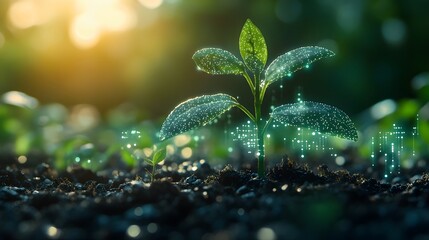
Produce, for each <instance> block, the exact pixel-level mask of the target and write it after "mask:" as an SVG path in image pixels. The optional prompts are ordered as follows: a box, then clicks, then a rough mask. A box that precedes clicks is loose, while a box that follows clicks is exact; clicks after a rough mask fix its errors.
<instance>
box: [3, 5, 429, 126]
mask: <svg viewBox="0 0 429 240" xmlns="http://www.w3.org/2000/svg"><path fill="white" fill-rule="evenodd" d="M427 9H429V2H428V1H425V0H414V1H388V0H366V1H362V0H346V1H342V0H341V1H340V0H319V1H298V0H263V1H262V0H61V1H58V0H2V1H0V91H1V92H2V93H4V92H7V91H10V90H18V91H22V92H25V93H27V94H29V95H31V96H33V97H35V98H37V99H38V100H39V101H40V102H41V103H42V104H47V103H53V102H56V103H61V104H64V105H66V106H73V105H76V104H81V103H86V104H92V105H94V106H95V107H96V108H98V109H100V110H101V111H102V112H105V111H106V110H108V109H111V108H114V107H116V106H118V105H120V104H122V103H124V102H129V103H133V104H135V105H137V106H138V108H139V109H140V110H141V111H142V112H143V113H144V114H145V116H147V117H148V118H157V117H161V116H165V115H166V114H167V113H168V112H169V111H170V110H171V109H172V108H173V107H174V106H175V105H176V104H177V103H179V102H181V101H182V100H185V99H187V98H190V97H193V96H197V95H201V94H204V93H206V94H209V93H216V92H226V93H230V94H231V95H233V96H240V99H242V100H244V101H245V100H246V99H248V100H249V101H250V99H251V96H250V95H249V93H248V89H247V88H246V87H243V86H244V85H245V83H244V80H243V79H240V78H239V77H235V76H208V75H206V74H203V73H201V72H197V71H195V70H196V67H195V65H194V63H193V61H192V59H191V56H192V54H193V53H194V52H195V51H196V50H198V49H200V48H203V47H209V46H212V47H221V48H224V49H227V50H229V51H231V52H233V53H234V54H236V55H237V56H238V55H239V52H238V43H237V42H238V37H239V33H240V29H241V27H242V25H243V23H244V21H245V20H246V18H250V19H252V21H253V22H254V23H255V24H256V25H257V26H258V27H259V28H260V29H261V31H262V32H263V34H264V35H265V37H266V41H267V45H268V50H269V61H272V60H273V59H274V58H275V57H276V56H278V55H280V54H282V53H284V52H286V51H289V50H291V49H293V48H296V47H300V46H304V45H320V46H324V47H327V48H329V49H331V50H333V51H335V52H336V53H337V55H336V57H334V58H332V59H328V60H325V61H322V62H321V63H317V64H315V65H314V66H313V67H312V69H311V70H310V71H301V72H299V73H297V74H296V75H295V76H294V78H293V80H292V81H289V82H288V83H287V84H285V87H284V88H283V90H282V91H281V92H280V90H279V89H276V90H274V89H275V87H272V88H273V91H275V92H273V94H274V95H276V96H277V99H279V96H281V98H282V99H280V100H277V101H278V102H275V103H276V104H279V103H280V101H281V102H286V101H290V100H293V98H294V94H295V91H296V87H297V86H301V87H302V90H303V93H304V96H305V98H306V99H308V100H315V101H320V102H325V103H328V104H332V105H335V106H337V107H339V108H341V109H343V110H344V111H346V112H347V113H349V114H351V115H352V116H353V115H356V114H357V113H360V112H361V111H363V110H364V109H366V108H368V107H370V106H371V105H372V104H374V103H376V102H378V101H380V100H383V99H386V98H392V99H402V98H410V97H414V96H415V92H414V91H413V89H412V84H411V82H412V80H413V79H414V78H415V77H416V76H418V75H419V74H421V73H425V72H427V71H429V62H428V60H427V53H426V52H425V49H426V48H427V43H428V42H429V33H428V28H427V26H428V25H427V23H428V22H429V14H427ZM241 84H243V85H241ZM267 99H268V98H267Z"/></svg>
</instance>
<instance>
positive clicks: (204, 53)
mask: <svg viewBox="0 0 429 240" xmlns="http://www.w3.org/2000/svg"><path fill="white" fill-rule="evenodd" d="M239 50H240V55H241V58H242V60H240V59H239V58H237V57H236V56H234V54H232V53H231V52H228V51H226V50H223V49H219V48H204V49H201V50H198V51H197V52H196V53H195V54H194V55H193V57H192V59H193V60H194V62H195V64H196V65H197V67H198V69H199V70H201V71H203V72H206V73H209V74H215V75H219V74H233V75H242V76H243V77H244V79H245V80H246V82H247V84H248V86H249V88H250V90H251V92H252V94H253V96H254V104H253V105H254V109H253V111H251V110H249V109H247V108H246V107H245V106H243V105H242V104H240V103H239V102H238V101H237V100H236V99H235V98H233V97H232V96H229V95H227V94H224V93H219V94H214V95H204V96H200V97H196V98H193V99H189V100H187V101H185V102H183V103H181V104H180V105H178V106H177V107H176V108H175V109H174V110H173V111H172V112H171V113H170V114H169V115H168V117H167V119H166V120H165V121H164V123H163V125H162V127H161V131H160V138H161V140H164V139H167V138H170V137H173V136H175V135H178V134H181V133H183V132H186V131H189V130H191V129H194V128H198V127H201V126H203V125H205V124H207V123H208V122H210V121H212V120H213V119H215V118H216V117H218V116H219V115H221V114H223V113H224V112H226V111H228V110H229V109H231V108H232V107H237V108H239V109H240V110H242V111H243V112H244V113H245V114H246V115H247V116H248V117H249V118H250V120H252V121H253V122H254V124H255V126H256V128H257V133H258V134H257V140H258V174H259V176H260V177H263V176H264V174H265V169H264V168H265V165H264V161H265V153H264V151H265V150H264V133H265V131H266V129H267V127H268V126H269V125H270V124H271V122H272V121H273V120H277V121H280V122H282V123H284V124H288V125H291V126H299V127H306V128H312V129H314V130H317V131H319V132H323V133H328V134H332V135H335V136H338V137H341V138H346V139H350V140H355V141H356V140H357V132H356V128H355V127H354V125H353V122H352V121H351V119H350V118H349V117H348V116H347V114H345V113H344V112H343V111H341V110H339V109H337V108H336V107H333V106H329V105H326V104H322V103H315V102H300V103H295V104H286V105H283V106H279V107H277V108H275V109H274V110H273V111H272V113H271V114H270V116H269V118H268V120H267V121H263V116H262V115H261V106H262V102H263V99H264V96H265V92H266V90H267V88H268V86H269V85H271V84H272V83H273V82H276V81H278V80H281V79H284V78H285V77H287V76H291V75H292V73H294V72H296V71H298V70H300V69H302V68H308V67H309V65H310V64H312V63H313V62H315V61H317V60H320V59H323V58H327V57H332V56H334V53H333V52H332V51H330V50H328V49H325V48H322V47H318V46H306V47H301V48H297V49H294V50H292V51H289V52H287V53H285V54H283V55H281V56H279V57H277V58H276V59H275V60H274V61H272V62H271V64H269V65H268V67H267V68H265V66H266V64H267V59H268V49H267V45H266V43H265V39H264V36H263V35H262V32H261V31H260V30H259V28H258V27H256V26H255V25H254V24H253V23H252V21H250V20H249V19H248V20H247V21H246V22H245V24H244V26H243V28H242V30H241V34H240V37H239Z"/></svg>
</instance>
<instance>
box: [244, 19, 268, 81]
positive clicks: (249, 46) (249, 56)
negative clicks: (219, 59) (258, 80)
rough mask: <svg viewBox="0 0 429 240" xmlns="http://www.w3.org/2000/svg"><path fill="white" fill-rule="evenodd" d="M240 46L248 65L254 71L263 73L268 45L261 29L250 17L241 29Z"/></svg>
mask: <svg viewBox="0 0 429 240" xmlns="http://www.w3.org/2000/svg"><path fill="white" fill-rule="evenodd" d="M239 48H240V54H241V57H242V58H243V60H244V63H245V64H246V66H247V67H248V68H249V69H250V70H251V71H252V72H254V73H261V72H262V70H263V69H264V67H265V64H266V63H267V57H268V51H267V45H266V43H265V39H264V36H263V35H262V33H261V31H260V30H259V29H258V27H256V26H255V24H253V23H252V21H250V20H249V19H247V21H246V23H245V24H244V26H243V29H242V30H241V34H240V40H239Z"/></svg>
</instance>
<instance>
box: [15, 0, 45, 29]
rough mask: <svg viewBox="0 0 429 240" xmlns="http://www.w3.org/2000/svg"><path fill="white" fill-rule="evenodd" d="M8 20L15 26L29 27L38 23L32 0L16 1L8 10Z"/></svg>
mask: <svg viewBox="0 0 429 240" xmlns="http://www.w3.org/2000/svg"><path fill="white" fill-rule="evenodd" d="M8 15H9V20H10V21H11V23H12V24H13V25H14V26H15V27H17V28H22V29H24V28H29V27H32V26H34V25H36V24H37V23H38V19H39V16H38V14H37V11H36V6H35V4H34V2H32V1H17V2H14V3H13V4H12V6H11V7H10V8H9V11H8Z"/></svg>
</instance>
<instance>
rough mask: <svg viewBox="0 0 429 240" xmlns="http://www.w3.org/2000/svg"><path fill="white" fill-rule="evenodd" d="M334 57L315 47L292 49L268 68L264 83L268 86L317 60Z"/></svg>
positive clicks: (326, 50) (327, 51)
mask: <svg viewBox="0 0 429 240" xmlns="http://www.w3.org/2000/svg"><path fill="white" fill-rule="evenodd" d="M334 55H335V53H334V52H332V51H331V50H328V49H326V48H322V47H317V46H310V47H301V48H297V49H294V50H292V51H289V52H287V53H285V54H283V55H281V56H279V57H278V58H276V59H275V60H274V61H273V62H272V63H271V64H270V65H269V66H268V68H267V70H266V71H265V81H266V82H268V83H269V84H270V83H272V82H275V81H277V80H280V79H282V78H284V77H286V76H290V75H291V74H292V73H294V72H296V71H298V70H300V69H302V68H308V67H309V66H310V64H311V63H313V62H315V61H317V60H320V59H322V58H326V57H332V56H334Z"/></svg>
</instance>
